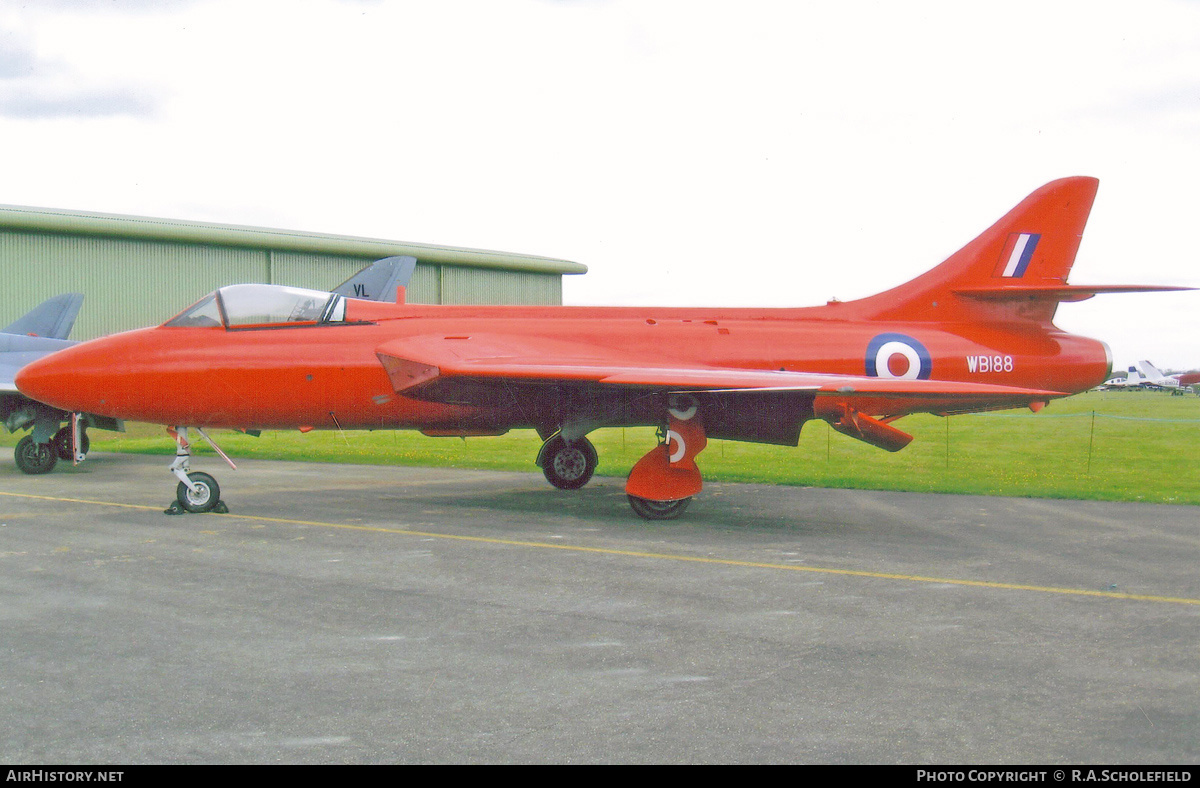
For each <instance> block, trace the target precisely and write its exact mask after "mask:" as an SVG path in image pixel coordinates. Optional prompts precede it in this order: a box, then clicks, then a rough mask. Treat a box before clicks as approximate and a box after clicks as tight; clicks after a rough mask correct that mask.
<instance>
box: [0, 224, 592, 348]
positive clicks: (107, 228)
mask: <svg viewBox="0 0 1200 788" xmlns="http://www.w3.org/2000/svg"><path fill="white" fill-rule="evenodd" d="M392 255H411V256H413V257H416V258H417V267H416V271H415V273H414V274H413V278H412V281H411V282H410V284H409V287H408V292H407V300H408V301H409V302H410V303H422V304H560V303H562V277H563V275H564V274H581V273H584V272H586V271H587V267H586V266H584V265H581V264H579V263H573V262H569V261H567V260H555V259H552V258H548V257H534V256H530V255H520V254H508V253H505V252H488V251H482V250H478V249H460V248H455V247H446V246H432V245H425V244H414V243H405V242H402V241H385V240H379V239H373V238H355V237H348V236H336V235H325V234H317V233H303V232H294V231H289V230H270V229H265V228H258V227H241V226H237V225H227V224H207V223H200V222H185V221H175V220H170V219H150V218H144V217H137V216H120V215H115V214H100V213H85V212H79V211H65V210H55V209H49V208H25V207H20V206H0V270H2V271H3V272H4V288H3V290H0V325H4V324H7V323H8V322H11V321H12V320H15V319H16V318H18V317H20V316H21V315H23V314H25V313H26V312H27V311H29V310H30V309H32V308H33V307H34V306H36V305H37V304H39V303H41V302H42V301H43V300H45V299H47V298H49V297H51V296H55V295H58V294H59V293H83V294H84V296H85V297H86V298H85V301H84V304H83V309H82V311H81V312H80V313H79V319H78V321H77V322H76V325H75V331H74V332H73V333H72V335H71V338H72V339H81V340H82V339H92V338H94V337H98V336H103V335H105V334H112V333H115V332H117V331H125V330H127V329H131V328H139V327H142V326H149V325H156V324H158V323H161V322H163V321H164V320H166V319H168V318H170V317H172V316H173V315H175V314H177V313H178V312H180V311H182V310H183V309H184V308H185V307H187V306H188V305H190V304H192V303H193V302H195V301H197V300H199V299H200V297H201V296H204V295H205V294H207V293H209V292H211V291H212V290H215V289H216V288H218V287H221V286H223V285H227V284H237V283H243V282H258V283H265V284H282V285H292V286H295V287H308V288H314V289H319V290H329V289H332V288H334V287H336V286H337V285H338V284H339V283H341V282H343V281H345V280H346V279H348V278H349V277H351V276H352V275H353V274H354V273H355V272H357V271H358V270H359V269H361V268H363V267H364V266H366V265H368V264H369V263H371V262H373V261H375V260H378V259H380V258H383V257H389V256H392Z"/></svg>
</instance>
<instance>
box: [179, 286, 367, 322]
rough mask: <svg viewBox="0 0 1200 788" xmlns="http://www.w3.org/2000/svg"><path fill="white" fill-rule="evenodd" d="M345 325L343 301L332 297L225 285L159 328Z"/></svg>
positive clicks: (314, 292)
mask: <svg viewBox="0 0 1200 788" xmlns="http://www.w3.org/2000/svg"><path fill="white" fill-rule="evenodd" d="M345 321H346V299H345V298H343V297H342V296H340V295H337V294H335V293H326V292H322V291H320V290H305V289H303V288H299V287H284V286H282V285H229V286H227V287H222V288H221V289H219V290H216V291H214V292H212V293H209V294H208V295H207V296H205V297H204V298H202V299H200V300H199V301H197V302H196V303H194V304H192V305H191V306H190V307H188V308H187V309H185V310H184V311H183V312H181V313H180V314H178V315H176V316H175V317H173V318H171V319H170V320H168V321H167V322H166V323H164V324H163V325H166V326H176V327H180V326H210V327H222V326H223V327H225V328H251V327H266V326H289V325H292V326H298V325H309V326H311V325H323V324H329V323H344V322H345Z"/></svg>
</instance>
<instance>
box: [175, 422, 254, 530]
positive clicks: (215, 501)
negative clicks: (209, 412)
mask: <svg viewBox="0 0 1200 788" xmlns="http://www.w3.org/2000/svg"><path fill="white" fill-rule="evenodd" d="M167 432H169V433H171V435H172V436H174V438H175V462H173V463H171V466H170V469H169V470H170V471H171V473H173V474H175V477H176V478H177V479H179V486H178V487H176V488H175V500H174V501H171V505H170V506H168V507H167V508H166V510H165V511H164V513H165V514H183V513H184V512H191V513H193V514H202V513H204V512H216V513H218V514H225V513H227V512H228V511H229V507H228V506H226V505H225V502H224V501H222V500H221V487H220V485H218V484H217V480H216V479H214V478H213V477H212V476H209V475H208V474H207V473H201V472H200V471H193V470H191V468H190V467H189V465H190V461H191V457H192V444H191V443H190V442H189V441H188V428H187V427H179V428H177V429H171V428H168V429H167ZM196 432H198V433H200V436H201V437H202V438H204V439H205V440H206V441H208V445H210V446H212V447H213V449H214V450H215V451H216V452H217V454H219V455H221V459H223V460H225V462H227V463H229V467H230V468H233V469H234V470H237V466H236V465H234V464H233V460H231V459H229V457H228V456H227V455H226V454H225V452H223V451H221V449H220V448H219V447H218V446H217V444H215V443H213V441H212V438H210V437H208V435H207V434H206V433H205V432H204V430H202V429H200V428H199V427H196Z"/></svg>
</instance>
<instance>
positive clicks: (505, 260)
mask: <svg viewBox="0 0 1200 788" xmlns="http://www.w3.org/2000/svg"><path fill="white" fill-rule="evenodd" d="M0 229H13V230H26V231H34V232H43V233H61V234H69V235H90V236H107V237H116V238H137V239H146V240H155V241H174V242H177V243H190V244H212V245H217V246H236V247H251V248H257V249H277V250H281V251H282V250H286V251H294V252H310V253H321V254H339V255H350V256H362V257H377V258H378V257H388V256H391V255H412V256H413V257H416V258H417V259H418V260H423V261H427V262H430V263H441V264H446V265H461V266H468V267H473V268H499V269H505V270H516V271H529V272H535V273H546V274H582V273H586V272H587V266H585V265H583V264H582V263H573V262H571V261H569V260H557V259H554V258H551V257H538V256H535V255H525V254H512V253H509V252H492V251H487V250H484V249H465V248H460V247H454V246H436V245H432V244H417V243H407V242H404V241H387V240H383V239H378V238H357V237H354V236H343V235H327V234H324V233H305V232H300V231H298V230H273V229H269V228H264V227H243V226H241V225H236V224H211V223H206V222H188V221H183V220H179V219H154V218H149V217H144V216H123V215H120V214H108V213H91V212H85V211H68V210H62V209H58V208H30V207H24V206H19V205H0Z"/></svg>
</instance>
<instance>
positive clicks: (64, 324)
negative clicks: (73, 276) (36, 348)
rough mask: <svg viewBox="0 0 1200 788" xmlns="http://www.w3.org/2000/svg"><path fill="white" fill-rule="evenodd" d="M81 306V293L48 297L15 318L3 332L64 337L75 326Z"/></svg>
mask: <svg viewBox="0 0 1200 788" xmlns="http://www.w3.org/2000/svg"><path fill="white" fill-rule="evenodd" d="M81 306H83V294H82V293H63V294H62V295H56V296H54V297H53V298H48V299H46V300H45V301H43V302H42V303H40V304H38V305H37V306H35V307H34V308H33V309H31V310H30V311H29V312H28V313H26V314H25V315H24V316H23V317H19V318H17V319H16V320H15V321H14V322H13V323H12V324H11V325H9V326H8V328H6V329H4V333H5V334H20V335H21V336H34V337H48V338H50V339H66V338H67V337H69V336H70V335H71V329H72V328H74V327H75V318H76V317H77V316H78V315H79V308H80V307H81Z"/></svg>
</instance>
